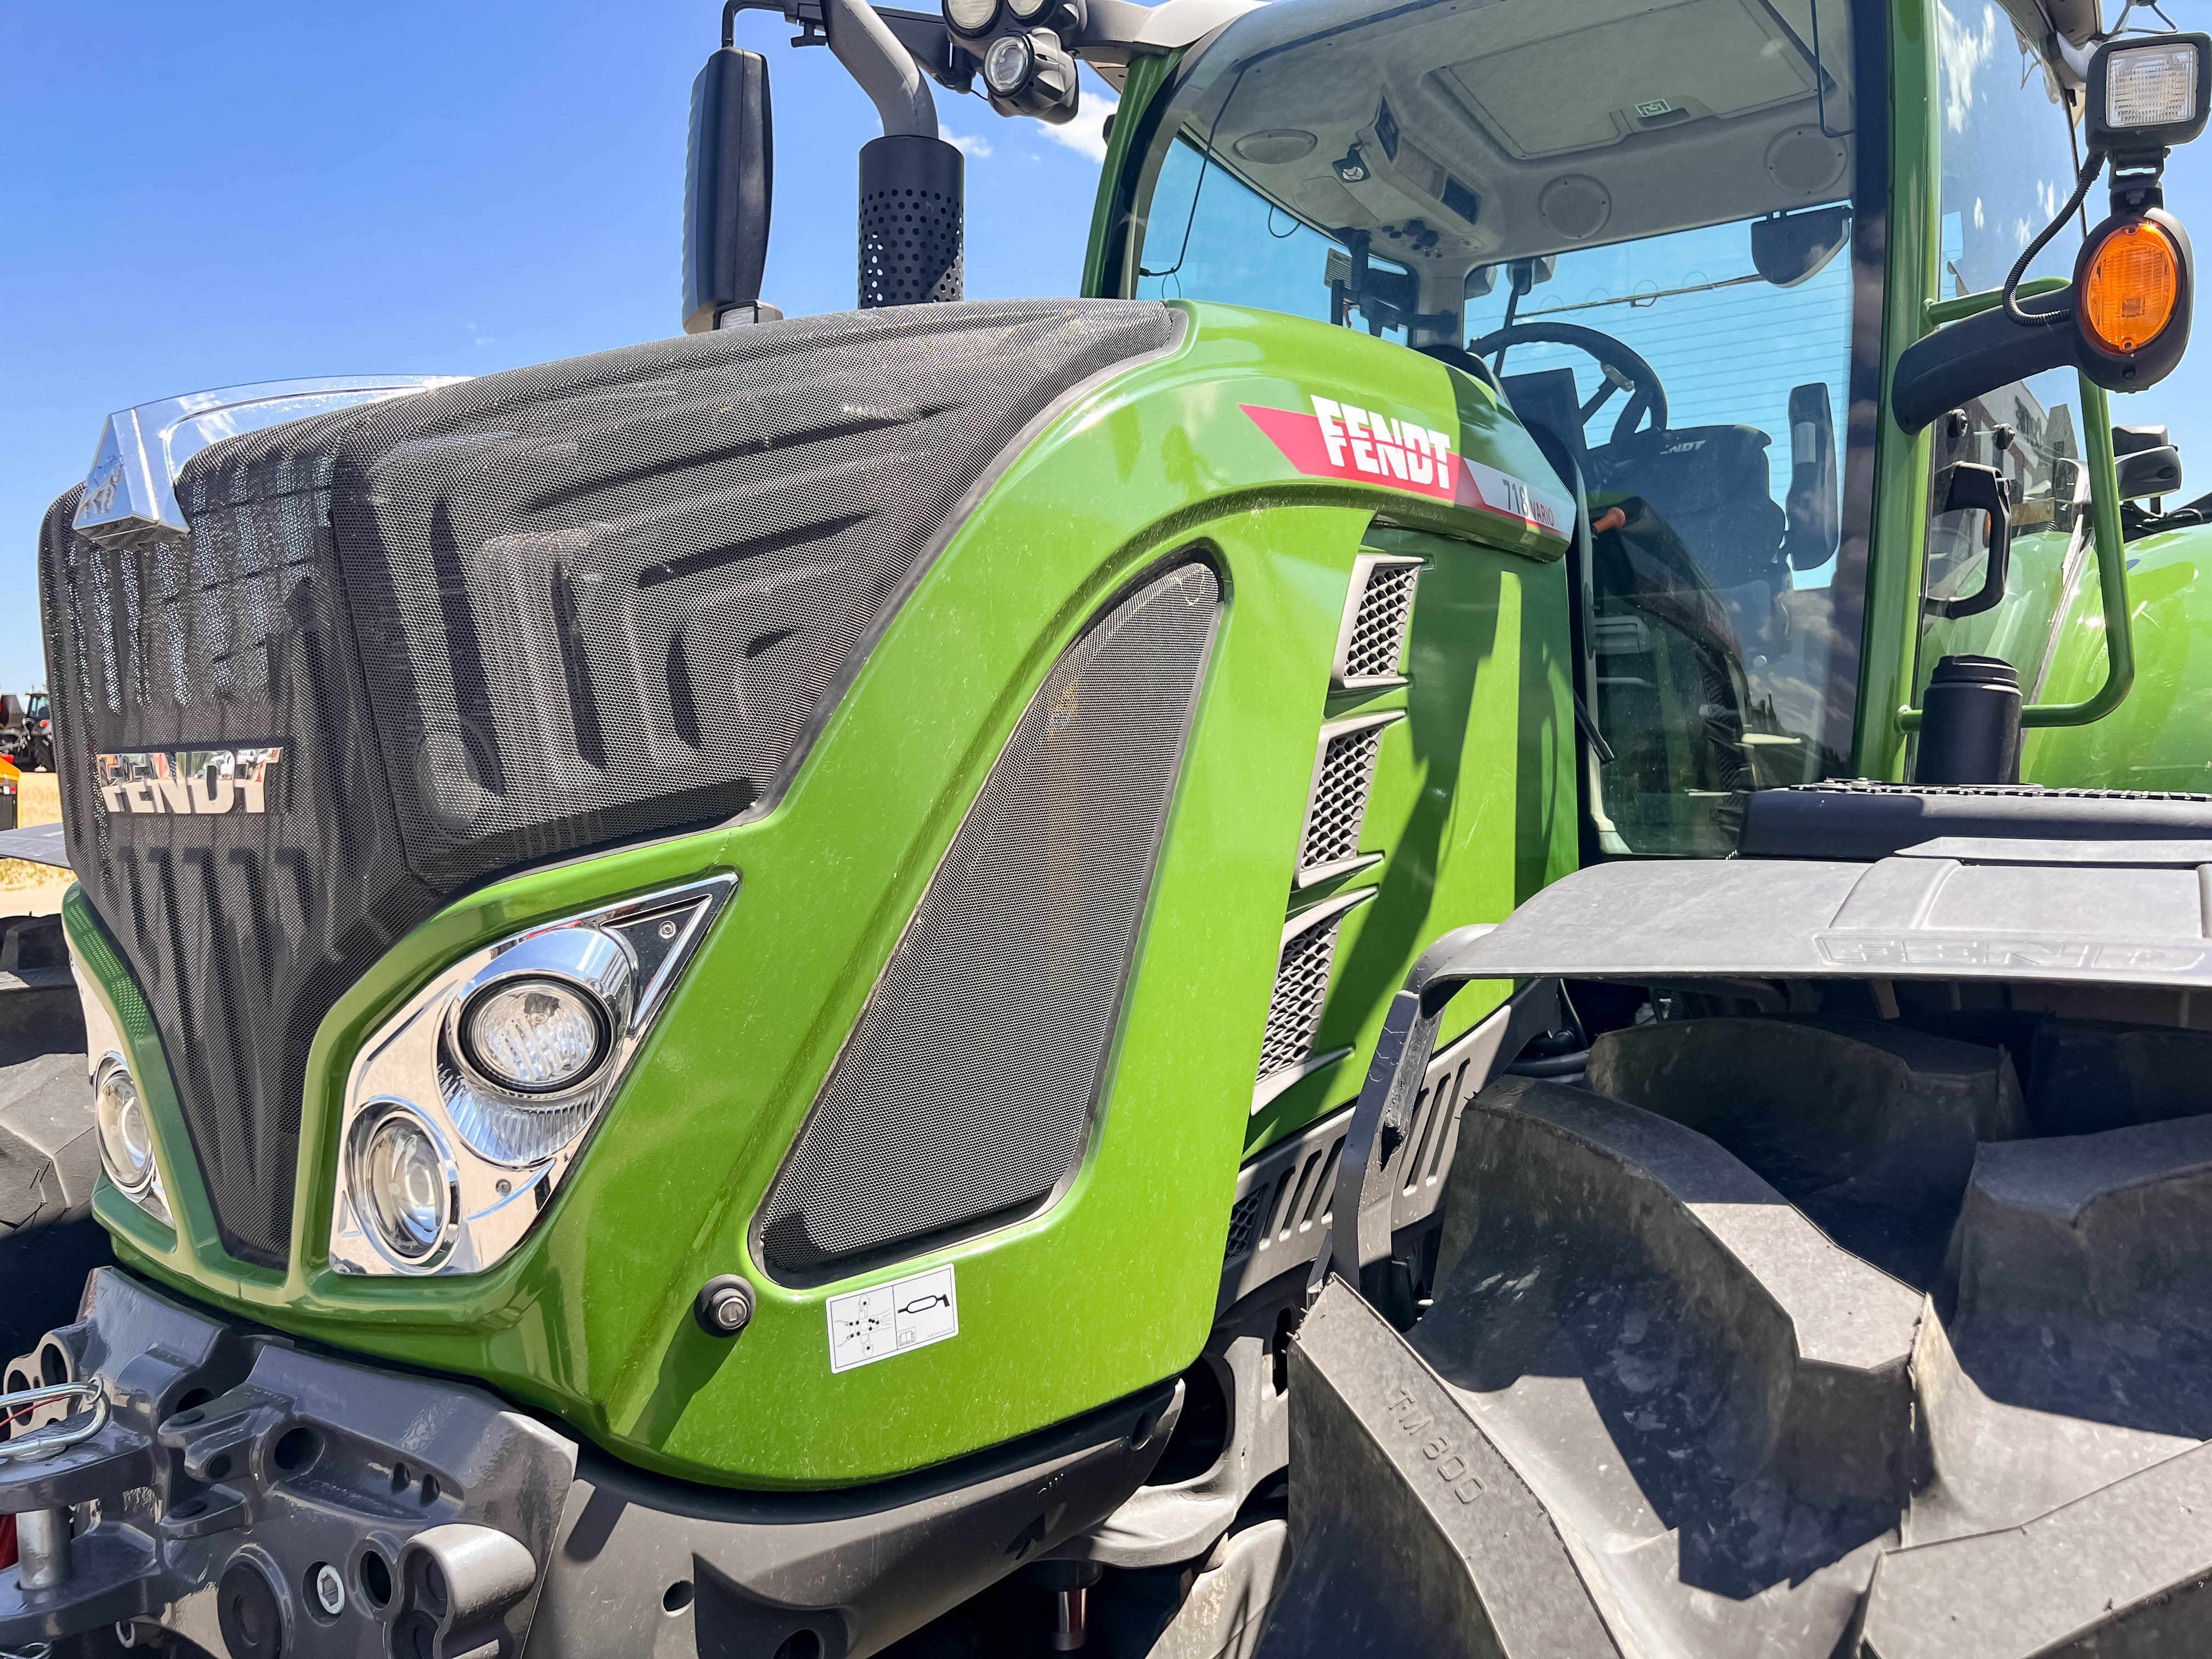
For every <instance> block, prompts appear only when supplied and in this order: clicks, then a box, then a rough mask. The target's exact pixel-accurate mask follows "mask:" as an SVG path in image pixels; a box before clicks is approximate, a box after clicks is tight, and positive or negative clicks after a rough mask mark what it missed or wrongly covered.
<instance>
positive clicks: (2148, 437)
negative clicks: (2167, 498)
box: [2112, 426, 2181, 501]
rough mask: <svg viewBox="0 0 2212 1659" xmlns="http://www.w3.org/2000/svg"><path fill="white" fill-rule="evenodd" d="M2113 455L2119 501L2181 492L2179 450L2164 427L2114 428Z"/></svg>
mask: <svg viewBox="0 0 2212 1659" xmlns="http://www.w3.org/2000/svg"><path fill="white" fill-rule="evenodd" d="M2112 458H2113V471H2115V472H2117V473H2118V477H2119V482H2120V499H2121V500H2122V501H2137V500H2140V499H2141V498H2142V497H2143V496H2145V495H2178V494H2179V493H2180V489H2181V452H2180V451H2179V449H2176V448H2175V447H2173V445H2172V442H2171V441H2169V438H2168V435H2167V433H2166V428H2164V427H2162V426H2116V427H2114V428H2112Z"/></svg>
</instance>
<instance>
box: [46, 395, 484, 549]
mask: <svg viewBox="0 0 2212 1659" xmlns="http://www.w3.org/2000/svg"><path fill="white" fill-rule="evenodd" d="M468 378H469V377H468V376H467V375H465V374H337V375H328V376H325V377H323V378H321V379H318V380H264V381H262V382H260V383H258V385H254V386H225V387H223V388H222V390H220V391H216V392H187V393H185V396H183V397H181V398H161V399H160V400H158V401H156V402H154V403H150V404H139V405H138V406H137V408H135V409H121V410H117V411H116V412H115V413H114V414H112V415H111V416H108V417H107V424H106V426H105V427H103V428H101V429H100V447H99V448H98V449H96V450H94V452H93V457H92V471H90V472H88V473H87V474H86V475H85V480H84V495H83V497H82V500H80V501H78V503H77V509H76V520H75V521H74V523H75V527H76V532H77V534H79V535H80V536H85V537H88V538H91V539H92V540H94V541H95V542H98V543H99V544H100V545H101V546H102V547H130V546H134V545H136V544H138V543H139V542H140V541H142V540H143V541H172V542H173V541H181V540H184V539H185V538H187V537H189V536H190V535H191V527H190V526H188V525H186V524H185V515H184V513H183V512H182V511H181V510H179V507H178V506H177V490H176V483H177V473H178V471H179V469H180V468H182V467H183V465H184V464H185V462H186V461H188V460H190V459H191V458H192V457H193V456H195V455H197V454H198V453H199V452H200V451H202V450H203V449H205V448H206V447H208V446H209V445H210V444H214V443H221V442H222V441H223V440H224V439H225V438H235V437H237V436H238V435H240V433H244V432H258V431H259V430H260V429H261V428H264V427H270V426H276V425H279V424H281V423H282V422H286V421H296V420H299V419H301V418H302V417H303V416H309V415H320V414H322V413H324V412H325V411H326V410H333V409H350V408H353V407H354V406H356V405H357V404H374V403H381V402H383V401H384V400H385V399H386V398H405V397H410V396H411V395H413V394H414V393H416V392H429V391H432V390H434V389H435V388H436V387H438V386H452V385H454V384H455V383H456V382H458V381H460V380H466V379H468Z"/></svg>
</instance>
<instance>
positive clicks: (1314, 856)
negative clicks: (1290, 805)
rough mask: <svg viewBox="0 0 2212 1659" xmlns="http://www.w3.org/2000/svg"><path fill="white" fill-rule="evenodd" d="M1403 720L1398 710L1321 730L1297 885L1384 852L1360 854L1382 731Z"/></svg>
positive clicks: (1356, 865) (1374, 858) (1341, 871)
mask: <svg viewBox="0 0 2212 1659" xmlns="http://www.w3.org/2000/svg"><path fill="white" fill-rule="evenodd" d="M1399 719H1401V715H1400V714H1397V713H1395V712H1393V713H1390V714H1367V715H1363V716H1361V717H1360V718H1359V719H1358V720H1341V721H1339V722H1338V723H1337V724H1336V725H1334V726H1323V727H1322V733H1321V747H1320V749H1319V750H1317V751H1316V754H1315V757H1314V775H1313V788H1312V793H1310V796H1309V797H1308V800H1307V805H1306V826H1305V833H1304V836H1303V837H1302V838H1301V839H1300V841H1299V843H1298V873H1297V881H1296V885H1297V886H1299V887H1310V886H1311V885H1313V884H1315V883H1316V882H1318V881H1325V880H1327V879H1328V878H1330V877H1332V876H1340V875H1342V874H1344V873H1345V872H1346V871H1350V870H1355V869H1358V868H1359V867H1360V866H1362V865H1366V864H1373V863H1376V862H1377V861H1378V860H1380V858H1381V856H1382V855H1381V854H1374V855H1372V856H1370V857H1366V858H1362V857H1361V856H1360V853H1359V826H1360V824H1361V823H1362V822H1363V821H1364V819H1365V818H1366V816H1367V796H1368V793H1369V791H1370V788H1371V787H1373V785H1374V782H1375V763H1376V757H1378V756H1379V755H1380V754H1381V753H1382V750H1383V727H1385V726H1389V724H1390V723H1391V722H1392V721H1394V720H1399Z"/></svg>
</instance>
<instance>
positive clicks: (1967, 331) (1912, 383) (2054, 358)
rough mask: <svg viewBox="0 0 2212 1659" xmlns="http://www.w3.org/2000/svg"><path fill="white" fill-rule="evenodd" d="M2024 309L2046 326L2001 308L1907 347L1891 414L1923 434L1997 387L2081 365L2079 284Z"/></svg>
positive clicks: (1909, 429)
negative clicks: (2018, 320)
mask: <svg viewBox="0 0 2212 1659" xmlns="http://www.w3.org/2000/svg"><path fill="white" fill-rule="evenodd" d="M2021 305H2022V306H2023V307H2026V309H2027V314H2028V315H2029V316H2031V317H2036V318H2041V319H2046V320H2043V321H2039V322H2035V323H2032V324H2029V325H2021V324H2019V323H2016V322H2015V321H2013V319H2011V317H2009V316H2008V315H2007V314H2006V312H2005V310H2004V307H2002V306H1998V307H1992V308H1991V309H1990V310H1988V311H1984V312H1980V313H1977V314H1976V315H1974V316H1972V317H1968V318H1966V319H1962V320H1960V321H1959V322H1955V323H1950V324H1947V325H1945V326H1943V327H1942V328H1940V329H1938V330H1936V332H1935V333H1933V334H1930V335H1927V336H1925V337H1923V338H1921V339H1918V340H1916V341H1914V342H1913V343H1912V344H1911V345H1909V346H1907V347H1906V348H1905V352H1904V354H1903V355H1902V356H1899V358H1898V360H1897V373H1896V375H1895V377H1894V378H1893V380H1891V382H1890V408H1891V410H1892V411H1893V413H1894V415H1895V416H1896V418H1897V423H1898V425H1899V427H1901V428H1904V429H1905V431H1907V432H1918V431H1920V430H1922V429H1923V428H1925V427H1926V426H1927V425H1928V424H1929V422H1931V421H1933V420H1935V419H1936V416H1939V415H1942V414H1943V413H1945V412H1946V411H1948V410H1954V409H1956V408H1958V407H1959V406H1960V404H1967V403H1971V402H1972V401H1973V400H1974V399H1975V398H1978V397H1980V396H1982V395H1983V394H1984V392H1988V391H1989V390H1990V388H1991V387H1992V386H2004V385H2007V384H2008V383H2009V382H2011V381H2014V380H2026V379H2027V377H2028V376H2029V375H2031V374H2042V373H2043V371H2044V370H2045V369H2047V368H2064V367H2066V366H2068V365H2069V364H2071V363H2073V362H2074V361H2075V356H2074V351H2075V337H2076V336H2075V329H2074V325H2073V312H2074V285H2073V284H2072V283H2067V284H2066V285H2065V286H2064V287H2063V288H2058V289H2051V291H2050V292H2048V293H2045V294H2038V295H2033V296H2032V297H2030V298H2028V299H2025V300H2022V301H2021Z"/></svg>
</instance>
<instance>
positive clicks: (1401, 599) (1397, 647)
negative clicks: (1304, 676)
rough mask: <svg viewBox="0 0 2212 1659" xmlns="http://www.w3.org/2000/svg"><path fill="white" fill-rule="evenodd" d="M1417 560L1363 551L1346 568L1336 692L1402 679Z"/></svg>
mask: <svg viewBox="0 0 2212 1659" xmlns="http://www.w3.org/2000/svg"><path fill="white" fill-rule="evenodd" d="M1420 579H1421V562H1420V561H1419V559H1413V558H1404V557H1400V556H1393V555H1389V554H1381V553H1363V554H1361V555H1360V556H1359V557H1358V559H1356V560H1354V561H1353V562H1352V601H1351V603H1350V604H1349V605H1347V606H1346V609H1345V616H1344V626H1343V628H1342V629H1341V631H1340V633H1339V635H1338V636H1337V641H1336V667H1335V673H1334V678H1335V684H1336V689H1337V690H1340V691H1347V690H1373V689H1376V688H1378V687H1382V686H1388V685H1398V684H1403V683H1404V679H1405V674H1404V670H1403V665H1404V662H1405V659H1406V624H1407V623H1408V622H1409V621H1411V620H1412V617H1413V589H1414V586H1416V585H1417V584H1418V583H1419V580H1420Z"/></svg>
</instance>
